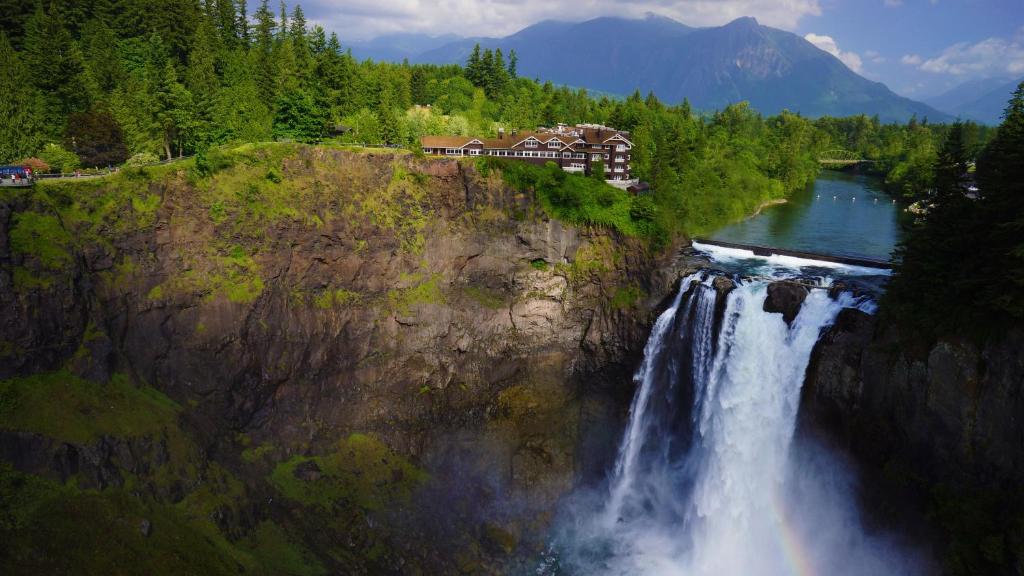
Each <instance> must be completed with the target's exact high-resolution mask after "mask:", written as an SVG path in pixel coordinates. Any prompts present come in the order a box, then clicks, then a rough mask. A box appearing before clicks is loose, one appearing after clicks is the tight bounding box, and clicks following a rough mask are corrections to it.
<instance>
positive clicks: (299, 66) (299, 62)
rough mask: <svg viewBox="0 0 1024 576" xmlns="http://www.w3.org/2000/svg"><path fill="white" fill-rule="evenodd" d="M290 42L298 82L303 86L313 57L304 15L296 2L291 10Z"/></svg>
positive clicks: (306, 80) (306, 81) (307, 77)
mask: <svg viewBox="0 0 1024 576" xmlns="http://www.w3.org/2000/svg"><path fill="white" fill-rule="evenodd" d="M291 42H292V52H293V54H294V56H295V72H296V74H297V76H298V78H299V81H300V83H301V84H302V85H303V86H305V85H306V84H307V83H308V81H309V75H310V73H311V68H312V59H313V57H312V51H311V50H310V46H309V32H308V31H307V30H306V16H305V14H303V13H302V6H299V5H297V4H296V5H295V10H294V11H293V12H292V24H291Z"/></svg>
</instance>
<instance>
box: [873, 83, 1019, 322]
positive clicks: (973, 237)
mask: <svg viewBox="0 0 1024 576" xmlns="http://www.w3.org/2000/svg"><path fill="white" fill-rule="evenodd" d="M971 142H972V139H971V137H970V127H969V126H967V125H964V124H961V123H959V122H958V123H956V124H954V125H952V126H951V127H950V128H949V129H948V130H947V131H946V136H945V140H944V142H943V143H942V146H941V148H940V150H939V152H938V154H937V156H936V161H935V163H934V164H933V166H932V167H931V169H930V170H929V171H928V179H929V181H930V182H931V183H932V186H933V187H932V188H931V190H930V192H929V193H928V194H927V195H926V196H925V197H924V200H923V201H922V205H924V206H925V208H926V213H925V214H924V216H923V217H921V218H919V219H918V220H917V221H916V222H914V223H913V224H912V225H911V226H910V227H909V228H908V230H907V231H906V234H905V238H904V241H903V243H902V244H901V246H900V248H899V253H898V256H899V258H898V266H897V267H896V269H895V274H894V276H893V279H892V281H891V282H890V285H889V289H888V291H887V294H886V300H885V306H884V307H883V311H885V312H886V313H887V314H889V315H891V316H893V317H895V318H897V319H898V320H899V321H900V322H902V323H903V324H905V325H906V326H908V327H911V328H912V330H908V333H914V334H917V335H919V336H920V337H923V338H941V337H943V336H948V335H957V336H962V335H968V336H973V337H975V338H979V339H984V338H988V337H992V336H996V335H999V334H1001V333H1002V332H1003V331H1005V330H1006V329H1008V328H1009V327H1011V326H1014V325H1016V324H1017V323H1019V322H1020V321H1021V320H1022V319H1024V241H1022V240H1021V239H1022V238H1024V200H1022V199H1024V152H1022V150H1024V85H1022V87H1021V88H1020V89H1018V91H1017V92H1016V94H1015V95H1014V97H1013V99H1012V100H1011V101H1010V104H1009V106H1008V107H1007V112H1006V115H1005V121H1004V122H1003V124H1002V126H1000V128H999V130H998V132H997V133H996V136H995V138H993V139H992V140H991V141H990V142H989V143H988V145H987V146H986V147H985V148H984V149H983V150H982V152H981V153H980V155H979V157H978V168H977V182H978V187H979V188H980V194H981V196H980V198H978V199H977V200H974V199H970V198H968V197H967V196H966V194H965V192H966V182H967V176H968V171H969V169H970V159H971V158H972V157H973V151H972V145H971Z"/></svg>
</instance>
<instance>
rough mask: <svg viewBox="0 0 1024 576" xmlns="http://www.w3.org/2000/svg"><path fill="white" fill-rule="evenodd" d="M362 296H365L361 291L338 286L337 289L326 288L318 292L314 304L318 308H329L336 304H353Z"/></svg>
mask: <svg viewBox="0 0 1024 576" xmlns="http://www.w3.org/2000/svg"><path fill="white" fill-rule="evenodd" d="M362 298H363V296H362V294H360V293H359V292H353V291H351V290H346V289H344V288H338V289H337V290H324V291H323V292H321V293H319V294H317V295H316V296H314V297H313V304H314V305H315V306H316V307H317V308H320V309H322V310H327V309H330V308H334V307H335V306H338V307H344V306H351V305H353V304H356V303H358V302H359V301H360V300H362Z"/></svg>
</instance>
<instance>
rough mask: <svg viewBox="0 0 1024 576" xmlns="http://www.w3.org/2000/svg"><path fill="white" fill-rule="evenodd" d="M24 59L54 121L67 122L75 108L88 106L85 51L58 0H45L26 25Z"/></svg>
mask: <svg viewBox="0 0 1024 576" xmlns="http://www.w3.org/2000/svg"><path fill="white" fill-rule="evenodd" d="M23 58H24V63H25V65H26V67H27V69H28V70H29V73H30V74H31V78H32V83H33V84H34V85H35V86H36V87H37V88H39V90H41V91H42V92H43V94H45V95H46V97H47V100H48V102H47V111H48V112H49V113H50V115H51V120H50V121H51V122H53V123H55V124H57V125H60V124H63V118H64V117H66V116H67V115H68V114H70V113H71V112H75V111H80V110H85V109H86V108H88V104H89V102H88V92H87V90H86V84H85V79H84V77H83V73H84V72H85V66H84V64H83V63H82V54H81V52H80V51H79V49H78V47H77V46H76V45H75V42H74V41H73V39H72V38H71V34H70V33H69V32H68V30H67V29H66V28H65V27H64V24H63V21H62V18H61V15H60V12H59V11H58V9H57V3H56V2H53V3H51V4H50V8H49V10H47V11H44V10H43V5H42V3H40V4H37V6H36V11H35V12H34V13H33V14H32V16H31V17H30V18H29V19H28V22H27V23H26V25H25V50H24V56H23Z"/></svg>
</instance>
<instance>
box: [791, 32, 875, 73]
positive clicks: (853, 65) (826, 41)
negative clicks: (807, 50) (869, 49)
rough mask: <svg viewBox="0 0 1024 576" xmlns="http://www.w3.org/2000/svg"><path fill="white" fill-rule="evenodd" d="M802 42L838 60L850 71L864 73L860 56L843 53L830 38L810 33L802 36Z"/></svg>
mask: <svg viewBox="0 0 1024 576" xmlns="http://www.w3.org/2000/svg"><path fill="white" fill-rule="evenodd" d="M804 40H807V41H808V42H810V43H811V44H814V45H815V46H817V47H818V48H821V49H822V50H824V51H825V52H828V53H829V54H831V55H833V56H835V57H836V58H839V60H840V61H842V63H843V64H846V66H847V67H848V68H849V69H850V70H853V71H854V72H856V73H858V74H860V73H862V72H863V71H864V65H863V64H864V63H863V62H862V61H861V59H860V56H858V55H857V54H856V53H854V52H843V51H842V50H840V49H839V45H838V44H836V41H835V40H834V39H833V38H832V37H831V36H821V35H818V34H814V33H813V32H812V33H810V34H808V35H806V36H804Z"/></svg>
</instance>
